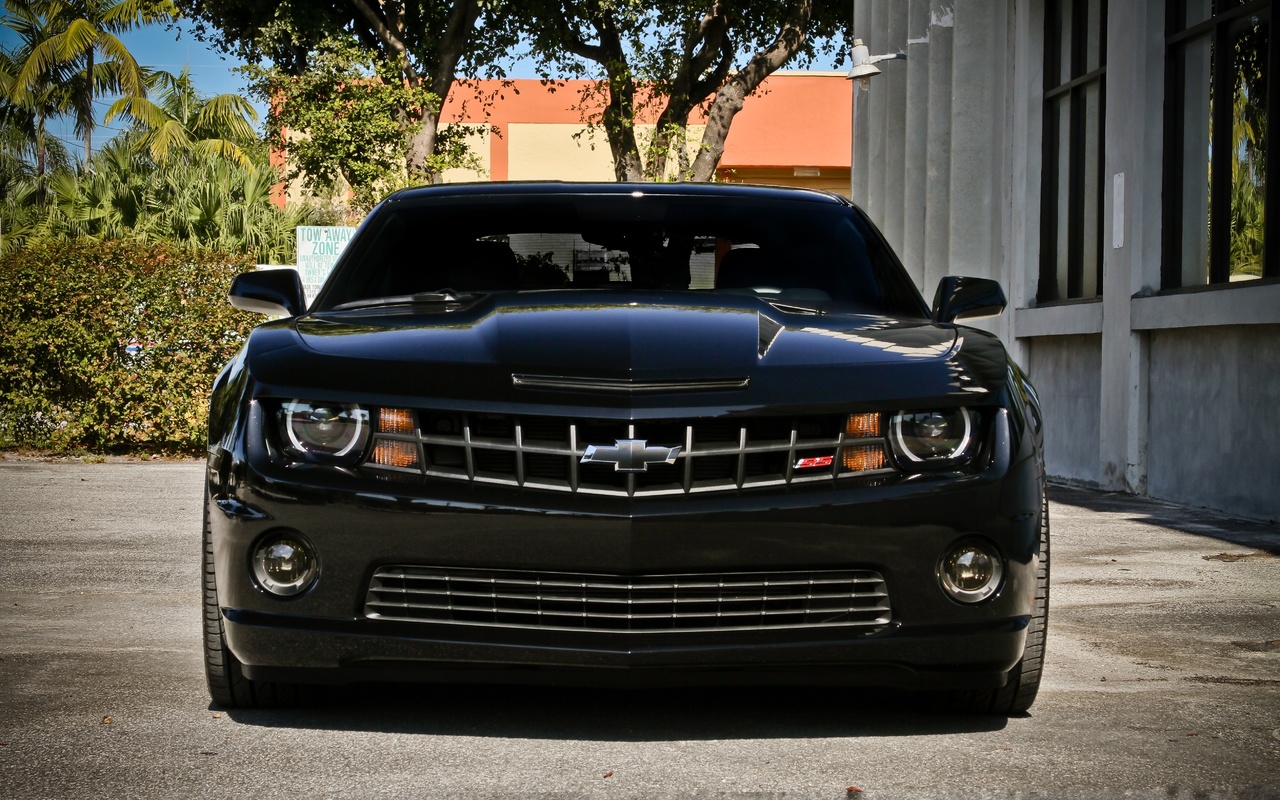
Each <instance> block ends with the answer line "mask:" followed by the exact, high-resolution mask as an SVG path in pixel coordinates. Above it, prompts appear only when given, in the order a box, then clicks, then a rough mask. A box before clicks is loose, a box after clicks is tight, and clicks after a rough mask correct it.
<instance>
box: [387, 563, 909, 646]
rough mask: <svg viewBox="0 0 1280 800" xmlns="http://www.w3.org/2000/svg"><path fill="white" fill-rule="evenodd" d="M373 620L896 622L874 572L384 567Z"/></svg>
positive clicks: (664, 624)
mask: <svg viewBox="0 0 1280 800" xmlns="http://www.w3.org/2000/svg"><path fill="white" fill-rule="evenodd" d="M364 614H365V616H366V617H368V618H370V619H385V620H402V621H414V622H433V623H444V624H451V625H484V626H497V627H506V628H537V629H548V630H576V631H600V632H626V631H630V632H654V633H658V632H663V631H668V632H679V631H732V630H761V629H784V628H825V627H834V626H845V627H851V628H859V629H861V631H862V632H863V633H867V634H870V633H874V632H875V631H878V630H881V629H882V628H884V627H885V626H886V625H888V624H889V621H890V616H891V612H890V608H889V595H888V592H887V590H886V588H885V583H884V579H883V578H882V577H881V576H880V574H879V573H878V572H874V571H872V570H832V571H821V572H739V573H712V574H693V575H641V576H620V575H592V574H583V573H566V572H520V571H512V570H474V569H456V568H443V567H411V566H387V567H383V568H381V569H379V570H378V571H377V572H376V573H375V574H374V576H373V581H372V582H371V583H370V585H369V593H368V595H367V596H366V598H365V607H364Z"/></svg>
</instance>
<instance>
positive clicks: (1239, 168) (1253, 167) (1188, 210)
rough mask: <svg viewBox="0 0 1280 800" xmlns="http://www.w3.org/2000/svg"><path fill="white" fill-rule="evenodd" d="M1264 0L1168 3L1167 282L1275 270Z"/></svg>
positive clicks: (1272, 56)
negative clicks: (1270, 218) (1268, 212)
mask: <svg viewBox="0 0 1280 800" xmlns="http://www.w3.org/2000/svg"><path fill="white" fill-rule="evenodd" d="M1271 6H1272V3H1271V2H1270V1H1269V0H1268V1H1267V2H1263V1H1262V0H1254V1H1253V2H1241V0H1184V2H1183V3H1181V4H1175V5H1173V6H1171V7H1170V9H1171V10H1170V14H1169V36H1168V62H1167V63H1168V70H1167V73H1166V74H1167V76H1168V77H1167V80H1168V87H1167V96H1166V99H1167V102H1166V110H1167V119H1166V142H1165V157H1166V164H1165V220H1164V228H1165V236H1164V269H1163V276H1162V283H1163V286H1164V288H1167V289H1171V288H1178V287H1190V286H1204V285H1209V284H1218V283H1228V282H1237V281H1247V280H1254V279H1257V278H1263V277H1280V269H1278V268H1277V263H1276V262H1277V258H1276V255H1275V250H1276V248H1277V247H1278V246H1280V238H1278V237H1277V234H1276V232H1275V229H1276V222H1275V220H1274V219H1273V220H1271V221H1268V214H1267V210H1268V208H1271V210H1272V211H1273V212H1274V211H1275V210H1276V209H1275V206H1276V204H1277V202H1278V200H1277V196H1276V195H1277V192H1276V190H1277V186H1276V176H1275V175H1273V174H1271V173H1272V170H1274V169H1275V167H1274V166H1272V165H1270V164H1269V163H1268V159H1267V150H1268V135H1267V130H1268V113H1267V109H1268V107H1269V106H1270V105H1271V104H1272V103H1274V102H1275V101H1276V98H1275V94H1276V82H1275V81H1270V80H1268V75H1269V74H1270V73H1272V72H1273V71H1274V70H1275V69H1277V68H1280V59H1277V55H1278V54H1277V53H1276V52H1275V48H1273V47H1271V42H1270V38H1271ZM1271 216H1272V217H1274V216H1275V215H1274V213H1273V214H1272V215H1271ZM1268 245H1270V247H1268Z"/></svg>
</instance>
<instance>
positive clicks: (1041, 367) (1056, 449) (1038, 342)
mask: <svg viewBox="0 0 1280 800" xmlns="http://www.w3.org/2000/svg"><path fill="white" fill-rule="evenodd" d="M1025 353H1026V355H1025V357H1024V360H1023V367H1024V368H1025V369H1026V370H1027V374H1028V375H1029V376H1031V382H1032V383H1034V384H1035V387H1036V391H1037V392H1039V394H1040V400H1041V404H1042V410H1043V412H1044V417H1045V419H1046V420H1048V421H1049V422H1048V423H1047V424H1046V425H1045V432H1044V439H1045V467H1046V469H1047V470H1048V472H1049V474H1050V475H1053V476H1055V477H1058V478H1065V479H1068V480H1071V481H1075V482H1080V483H1094V482H1096V477H1097V472H1098V435H1099V433H1098V432H1099V421H1100V419H1101V415H1100V413H1099V412H1100V403H1101V399H1102V391H1101V388H1100V386H1099V378H1100V376H1101V373H1102V337H1101V336H1098V335H1096V334H1091V335H1078V336H1043V337H1039V338H1036V339H1034V340H1032V341H1031V342H1030V343H1028V346H1027V347H1026V348H1025Z"/></svg>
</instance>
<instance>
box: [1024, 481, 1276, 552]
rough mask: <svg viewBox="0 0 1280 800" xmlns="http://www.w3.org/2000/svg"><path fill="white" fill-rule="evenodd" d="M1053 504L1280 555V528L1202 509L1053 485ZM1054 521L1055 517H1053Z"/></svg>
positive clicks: (1051, 491) (1051, 496) (1051, 494)
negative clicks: (1122, 517)
mask: <svg viewBox="0 0 1280 800" xmlns="http://www.w3.org/2000/svg"><path fill="white" fill-rule="evenodd" d="M1049 500H1050V501H1051V502H1054V503H1061V504H1064V505H1069V506H1074V507H1076V508H1082V509H1085V510H1087V511H1094V512H1098V513H1104V514H1123V515H1124V517H1125V518H1126V519H1128V520H1132V521H1134V522H1141V523H1144V524H1147V525H1152V526H1154V527H1158V528H1168V529H1169V530H1175V531H1181V532H1182V533H1189V534H1191V535H1193V536H1207V537H1210V538H1213V539H1218V540H1220V541H1224V542H1230V543H1231V544H1238V545H1242V546H1245V547H1252V548H1254V549H1256V550H1262V551H1264V552H1267V553H1271V554H1272V555H1280V525H1275V524H1270V523H1266V522H1256V521H1253V520H1245V519H1237V518H1234V517H1230V516H1227V515H1226V514H1221V513H1218V512H1216V511H1209V510H1207V509H1202V508H1190V507H1188V506H1180V505H1175V504H1173V503H1166V502H1162V501H1160V500H1152V499H1150V498H1146V497H1135V496H1133V495H1130V494H1125V493H1123V492H1104V491H1098V490H1094V489H1080V488H1076V487H1071V486H1060V485H1050V486H1049ZM1050 519H1052V514H1050Z"/></svg>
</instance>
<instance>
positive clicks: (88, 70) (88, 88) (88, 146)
mask: <svg viewBox="0 0 1280 800" xmlns="http://www.w3.org/2000/svg"><path fill="white" fill-rule="evenodd" d="M84 75H85V86H84V92H85V98H84V99H85V108H87V109H89V119H88V121H87V122H86V123H85V126H84V168H85V170H86V171H87V170H88V169H89V161H90V160H91V159H92V158H93V48H92V47H90V48H89V53H88V55H87V56H86V57H85V71H84Z"/></svg>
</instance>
